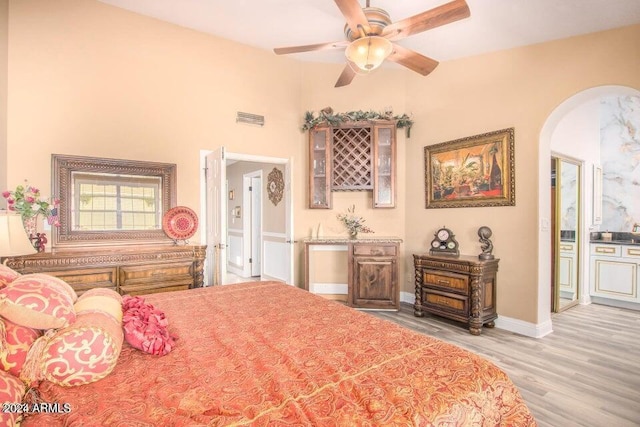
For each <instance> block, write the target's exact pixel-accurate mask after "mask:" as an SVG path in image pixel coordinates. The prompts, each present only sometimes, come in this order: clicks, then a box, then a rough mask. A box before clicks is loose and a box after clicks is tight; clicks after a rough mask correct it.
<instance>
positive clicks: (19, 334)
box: [0, 318, 42, 377]
mask: <svg viewBox="0 0 640 427" xmlns="http://www.w3.org/2000/svg"><path fill="white" fill-rule="evenodd" d="M41 335H42V331H40V330H39V329H33V328H27V327H26V326H20V325H16V324H15V323H13V322H12V321H10V320H7V319H1V318H0V365H1V366H2V369H3V370H5V371H7V372H9V373H10V374H12V375H14V376H16V377H19V376H20V371H22V366H23V365H24V362H25V359H26V358H27V352H28V351H29V348H31V345H32V344H33V343H34V341H35V340H37V339H38V337H40V336H41Z"/></svg>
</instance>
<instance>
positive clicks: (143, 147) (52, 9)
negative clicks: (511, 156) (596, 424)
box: [0, 0, 640, 323]
mask: <svg viewBox="0 0 640 427" xmlns="http://www.w3.org/2000/svg"><path fill="white" fill-rule="evenodd" d="M0 5H2V3H0ZM0 19H2V17H1V15H0ZM8 20H9V34H10V37H9V38H8V47H9V50H8V66H7V67H1V64H0V68H2V71H0V86H1V79H2V76H3V73H4V75H6V76H8V88H9V90H8V103H7V105H8V119H7V121H8V131H7V154H8V158H9V159H10V162H9V164H8V166H7V174H6V176H7V184H8V185H9V186H15V185H16V184H18V183H20V182H22V180H23V179H25V178H26V179H29V181H30V182H31V183H33V184H34V185H37V186H40V187H41V188H43V193H44V192H45V190H44V189H46V188H47V186H48V184H49V183H50V157H51V154H52V153H62V154H75V155H91V156H104V157H116V158H129V159H140V160H142V159H145V160H153V161H162V162H175V163H177V165H178V203H179V204H181V205H187V206H190V207H191V208H193V209H195V210H196V211H198V210H199V207H200V199H199V194H200V187H199V186H200V171H199V155H200V154H199V153H200V150H210V149H213V148H215V147H217V146H220V145H224V146H226V147H227V149H228V150H229V151H231V152H234V153H246V154H257V155H262V156H272V157H279V158H292V159H293V196H294V221H295V237H296V238H297V239H299V238H302V237H304V236H307V235H308V234H309V229H310V228H311V227H312V226H315V225H317V224H318V223H320V222H321V223H323V225H324V230H325V234H327V235H328V234H334V233H335V234H338V233H340V232H341V231H342V229H341V228H340V225H339V224H338V222H337V220H336V218H335V216H336V214H337V213H339V212H342V211H344V210H345V209H346V207H347V206H348V205H350V204H352V203H355V204H356V209H357V211H358V212H361V213H363V214H364V215H365V217H366V218H367V224H368V225H370V226H371V227H372V228H373V229H374V230H375V231H376V232H377V234H378V235H385V236H387V235H391V236H399V237H401V238H403V239H404V240H405V243H404V245H403V251H404V252H403V261H402V262H403V264H404V266H405V268H404V269H403V271H402V277H401V283H402V284H403V286H402V289H403V291H406V292H408V293H409V294H411V293H412V292H413V284H412V282H413V268H412V265H411V254H412V253H415V252H424V251H425V250H426V248H427V243H428V241H429V240H430V238H431V237H432V234H433V231H434V230H435V229H436V228H438V227H440V226H442V225H446V226H447V227H450V228H451V229H453V230H454V232H455V233H456V235H457V237H458V241H459V242H460V244H461V248H462V252H464V253H470V254H474V253H477V252H479V243H478V238H477V235H476V231H477V229H478V227H479V226H480V225H488V226H490V227H491V228H492V229H493V231H494V244H495V248H496V249H495V254H496V255H497V256H499V257H500V258H501V264H500V272H499V278H498V280H499V284H498V312H499V314H500V315H502V316H509V317H512V318H515V319H520V320H523V321H526V322H532V323H535V322H537V321H538V319H537V315H536V307H537V303H538V301H537V293H536V292H537V291H536V290H537V284H538V281H539V280H540V281H545V280H546V278H538V277H537V271H536V266H537V241H536V237H537V230H538V225H537V224H538V218H537V214H536V212H537V200H538V199H537V197H538V196H537V195H538V138H539V133H540V130H541V128H542V126H543V124H544V121H545V119H546V118H547V116H548V115H549V114H550V113H551V111H552V110H553V109H554V107H555V106H557V105H558V104H559V103H561V102H562V101H563V100H564V99H566V98H568V97H569V96H571V95H572V94H574V93H576V92H579V91H580V90H583V89H586V88H589V87H592V86H598V85H603V84H618V85H627V86H631V87H636V88H638V87H640V72H638V70H640V55H639V53H638V52H639V47H638V43H639V40H640V26H634V27H629V28H625V29H620V30H614V31H609V32H605V33H601V34H595V35H588V36H584V37H578V38H573V39H567V40H561V41H557V42H551V43H545V44H541V45H536V46H530V47H526V48H520V49H514V50H509V51H504V52H498V53H493V54H487V55H481V56H477V57H473V58H467V59H463V60H458V61H451V62H445V63H442V64H440V66H439V67H438V68H437V69H436V70H435V71H434V72H433V73H432V74H431V75H430V76H428V77H420V76H417V75H415V74H413V73H410V72H407V71H405V70H404V69H399V68H396V67H392V68H388V69H386V68H385V69H382V70H379V71H378V72H376V73H374V74H372V75H370V76H358V77H356V80H355V81H354V83H352V84H351V85H349V86H347V87H344V88H339V89H334V88H333V85H334V83H335V80H336V79H337V77H338V75H339V74H340V71H341V69H342V66H339V65H330V64H313V63H300V62H296V61H293V60H291V59H290V58H286V57H277V56H275V55H273V53H271V52H269V51H263V50H257V49H253V48H250V47H247V46H243V45H239V44H235V43H232V42H228V41H225V40H221V39H218V38H215V37H212V36H209V35H205V34H202V33H198V32H195V31H191V30H187V29H184V28H181V27H178V26H174V25H171V24H167V23H164V22H161V21H157V20H154V19H151V18H146V17H143V16H139V15H136V14H133V13H130V12H127V11H124V10H121V9H118V8H114V7H111V6H108V5H105V4H103V3H99V2H97V1H90V0H58V1H56V2H51V1H47V0H9V18H8ZM5 39H6V38H5ZM1 44H2V38H1V36H0V45H1ZM1 57H2V54H1V52H0V58H1ZM5 68H6V71H5ZM5 78H6V77H5ZM1 99H2V97H1V96H0V100H1ZM326 106H331V107H332V108H333V109H334V110H335V111H339V112H342V111H351V110H359V109H362V110H370V109H371V110H376V111H380V110H382V109H385V108H388V107H391V108H392V109H393V110H394V112H396V113H398V114H399V113H408V114H412V115H413V118H414V120H415V122H416V124H415V126H414V129H413V130H412V135H411V138H410V139H407V138H406V137H405V136H404V132H399V133H398V143H399V144H398V171H399V175H398V190H399V191H398V198H397V202H398V208H396V209H385V210H375V211H374V210H373V209H372V208H371V194H370V193H335V194H334V209H333V210H309V209H307V208H306V203H307V201H306V200H307V178H306V173H307V165H306V163H307V155H308V152H307V142H306V135H305V134H304V133H303V132H301V131H300V127H301V125H302V115H303V113H304V111H306V110H313V111H318V110H320V109H321V108H324V107H326ZM237 111H245V112H250V113H256V114H262V115H264V116H265V118H266V124H265V126H264V127H254V126H243V125H238V124H236V123H235V114H236V112H237ZM511 126H513V127H515V129H516V131H515V135H516V183H517V185H516V203H517V205H516V206H515V207H501V208H469V209H445V210H434V209H429V210H427V209H425V208H424V184H423V182H424V167H423V147H424V146H425V145H431V144H435V143H438V142H443V141H448V140H452V139H457V138H461V137H465V136H469V135H473V134H477V133H483V132H487V131H492V130H497V129H502V128H506V127H511ZM0 130H1V129H0ZM0 152H1V150H0ZM0 175H2V173H0ZM298 246H299V247H298V256H297V257H296V260H297V265H296V267H297V268H296V277H297V278H298V282H299V281H300V278H301V277H302V271H301V247H300V246H301V245H298ZM404 254H406V256H405V255H404Z"/></svg>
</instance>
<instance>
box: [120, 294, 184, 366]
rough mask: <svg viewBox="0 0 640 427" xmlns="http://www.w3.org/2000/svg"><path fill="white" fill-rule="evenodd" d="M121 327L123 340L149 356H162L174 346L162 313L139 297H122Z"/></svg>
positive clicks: (173, 340) (167, 323) (173, 339)
mask: <svg viewBox="0 0 640 427" xmlns="http://www.w3.org/2000/svg"><path fill="white" fill-rule="evenodd" d="M122 311H123V315H122V327H123V329H124V339H125V340H127V342H128V343H129V344H131V346H132V347H134V348H137V349H138V350H142V351H144V352H146V353H149V354H155V355H159V356H163V355H165V354H167V353H169V352H170V351H171V349H172V348H173V347H174V346H175V338H174V337H172V336H171V335H169V331H168V330H167V326H168V325H169V321H168V320H167V319H166V317H165V315H164V312H162V311H161V310H159V309H157V308H155V307H154V306H153V305H151V304H149V303H146V302H145V301H144V299H143V298H141V297H132V296H128V295H126V296H124V297H122Z"/></svg>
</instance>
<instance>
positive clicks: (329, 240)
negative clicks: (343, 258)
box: [302, 235, 402, 245]
mask: <svg viewBox="0 0 640 427" xmlns="http://www.w3.org/2000/svg"><path fill="white" fill-rule="evenodd" d="M302 241H303V242H304V243H310V244H314V243H316V244H319V245H321V244H322V245H324V244H335V245H346V244H349V243H402V239H401V238H399V237H393V236H391V237H389V236H387V237H384V236H383V237H381V236H367V235H364V236H358V238H357V239H350V238H349V237H344V236H330V237H320V238H311V237H307V238H306V239H302Z"/></svg>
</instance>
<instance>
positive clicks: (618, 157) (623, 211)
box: [600, 96, 640, 231]
mask: <svg viewBox="0 0 640 427" xmlns="http://www.w3.org/2000/svg"><path fill="white" fill-rule="evenodd" d="M600 161H601V164H602V174H603V182H602V197H603V206H602V225H601V227H600V229H601V230H605V231H606V230H608V231H631V227H632V226H633V224H635V223H640V97H637V96H624V97H608V98H603V99H602V100H601V102H600Z"/></svg>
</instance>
